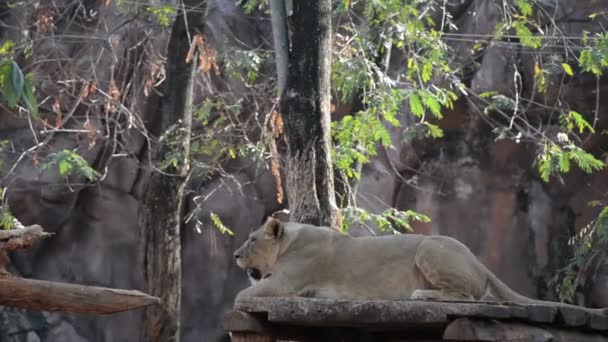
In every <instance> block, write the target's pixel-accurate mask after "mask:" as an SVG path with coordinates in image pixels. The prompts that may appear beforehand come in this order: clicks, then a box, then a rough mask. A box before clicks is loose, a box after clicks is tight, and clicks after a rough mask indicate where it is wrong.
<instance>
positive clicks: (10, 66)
mask: <svg viewBox="0 0 608 342" xmlns="http://www.w3.org/2000/svg"><path fill="white" fill-rule="evenodd" d="M5 45H6V43H5ZM4 49H5V48H4V46H3V48H2V50H4ZM33 85H34V82H33V76H32V75H27V76H24V75H23V72H22V71H21V68H20V67H19V65H17V63H15V62H14V61H13V60H12V59H11V58H6V57H4V58H3V57H0V91H2V96H3V97H4V99H6V102H7V104H8V106H9V107H10V108H14V107H16V106H17V104H18V103H23V104H24V105H25V106H26V107H27V108H28V109H29V111H30V113H31V114H32V115H33V116H34V117H38V102H37V100H36V97H35V96H34V90H33Z"/></svg>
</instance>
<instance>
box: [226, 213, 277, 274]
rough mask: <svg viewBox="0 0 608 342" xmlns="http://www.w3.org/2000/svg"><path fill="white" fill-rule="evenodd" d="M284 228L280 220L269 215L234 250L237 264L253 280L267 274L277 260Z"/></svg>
mask: <svg viewBox="0 0 608 342" xmlns="http://www.w3.org/2000/svg"><path fill="white" fill-rule="evenodd" d="M284 229H285V228H284V227H283V223H282V222H281V221H279V220H277V219H275V218H272V217H269V218H268V220H266V223H264V225H263V226H262V227H261V228H260V229H258V230H256V231H254V232H252V233H251V234H249V238H248V239H247V241H245V243H244V244H243V245H242V246H241V247H240V248H239V249H237V250H236V252H234V257H235V258H236V263H237V265H239V267H241V268H242V269H245V270H247V273H248V274H249V276H250V277H252V278H254V280H259V279H260V278H262V277H265V276H267V275H269V274H270V273H271V271H272V268H273V267H274V264H275V263H276V261H277V256H278V254H279V249H280V246H281V239H282V238H283V233H284ZM256 278H258V279H256Z"/></svg>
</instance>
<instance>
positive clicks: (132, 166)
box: [0, 0, 608, 342]
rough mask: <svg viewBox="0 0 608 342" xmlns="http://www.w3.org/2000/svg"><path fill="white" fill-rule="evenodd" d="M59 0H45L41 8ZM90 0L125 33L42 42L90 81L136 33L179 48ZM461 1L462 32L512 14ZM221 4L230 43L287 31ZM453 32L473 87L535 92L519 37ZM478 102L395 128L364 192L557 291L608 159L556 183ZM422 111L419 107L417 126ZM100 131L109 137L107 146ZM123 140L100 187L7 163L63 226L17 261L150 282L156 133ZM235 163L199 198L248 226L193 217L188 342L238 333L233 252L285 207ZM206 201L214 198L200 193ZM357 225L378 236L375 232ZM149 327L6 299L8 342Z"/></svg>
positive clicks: (566, 16) (586, 26)
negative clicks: (432, 130)
mask: <svg viewBox="0 0 608 342" xmlns="http://www.w3.org/2000/svg"><path fill="white" fill-rule="evenodd" d="M50 3H51V2H45V1H41V6H43V5H45V4H47V5H48V4H50ZM55 3H57V1H55ZM84 3H85V4H86V5H87V6H90V7H89V8H88V9H94V10H97V14H96V16H95V18H97V19H95V20H94V21H92V22H88V21H86V20H85V21H84V22H83V23H81V24H80V25H76V26H70V25H74V24H73V23H72V22H57V23H56V25H57V27H58V29H63V30H65V31H64V32H68V33H69V32H72V33H73V32H78V33H81V34H82V33H85V34H89V35H90V34H94V35H96V36H99V37H103V41H104V43H103V44H110V46H111V48H108V46H106V45H102V44H96V43H91V42H90V41H86V44H84V45H83V42H82V41H70V40H67V39H63V40H62V39H60V38H59V37H57V38H53V37H49V36H45V39H41V40H40V43H39V45H35V46H34V51H35V53H37V54H39V55H43V54H48V55H49V56H55V57H56V56H59V57H64V58H69V59H71V60H72V61H74V60H77V61H89V62H88V64H87V63H85V62H83V63H74V62H70V63H68V62H65V63H62V64H61V67H64V68H69V70H63V71H64V72H66V73H67V74H70V75H78V76H79V77H81V78H82V79H85V80H86V79H91V73H92V72H93V71H92V70H93V68H91V63H90V60H89V59H87V58H88V57H87V56H92V55H93V56H97V57H98V58H99V59H97V60H96V61H97V62H96V64H95V65H96V68H95V69H96V70H97V71H96V72H98V73H99V71H100V70H101V71H102V72H101V73H100V74H99V75H97V77H98V78H99V79H100V84H105V85H106V86H107V84H108V83H109V82H110V81H109V79H110V77H111V75H110V74H111V70H115V69H116V68H118V67H120V65H121V64H120V60H121V59H116V58H115V56H128V51H127V48H128V47H129V46H132V45H133V43H136V42H141V41H142V39H144V40H145V42H146V44H148V45H146V48H148V47H149V48H151V49H153V51H152V54H153V53H154V52H158V51H162V50H163V48H164V45H165V44H166V36H164V35H163V34H160V33H158V32H153V31H150V30H149V28H148V26H146V25H145V20H144V21H143V22H141V21H136V22H126V23H125V20H126V19H127V18H128V17H127V16H126V14H125V13H123V12H122V11H121V9H118V8H116V7H115V6H114V5H113V4H112V5H111V6H109V7H105V4H104V2H103V1H101V2H100V1H85V2H84ZM538 3H539V4H541V5H543V6H544V7H543V8H545V9H547V10H551V13H554V16H553V17H554V20H555V22H556V23H557V25H558V26H559V27H560V29H562V30H563V34H564V35H566V36H571V35H577V34H580V32H581V31H582V30H588V31H591V32H593V31H596V30H598V29H600V24H599V23H598V21H597V20H596V21H592V20H590V19H589V17H588V16H589V14H590V13H593V12H602V11H608V5H607V4H604V3H603V2H601V1H593V0H588V1H576V2H573V1H558V0H555V1H545V0H543V1H539V2H538ZM448 5H449V6H448V8H449V9H450V10H451V11H452V13H453V16H454V20H455V22H456V24H457V25H458V27H459V28H460V32H461V33H470V34H489V33H491V32H492V31H493V29H494V27H495V25H496V23H497V21H498V20H500V18H501V14H500V13H501V8H500V4H499V2H498V1H485V0H459V1H449V2H448ZM66 6H67V2H66ZM31 10H32V11H33V9H31ZM83 13H87V12H86V11H85V12H83ZM32 15H33V12H29V13H28V12H27V11H26V12H23V11H20V10H19V11H18V10H9V9H8V8H6V7H4V8H3V7H2V5H0V18H1V19H2V20H3V21H4V22H6V23H9V24H10V23H14V24H15V25H16V24H18V23H19V22H23V21H24V20H25V21H27V20H30V19H31V16H32ZM78 15H79V14H78V12H75V14H74V17H75V18H81V19H82V17H78ZM208 17H209V23H208V28H209V30H208V32H209V35H210V36H211V37H212V38H213V40H214V42H215V43H214V44H215V45H216V46H217V48H218V50H221V49H229V48H230V47H231V46H240V47H242V46H243V44H245V46H249V47H268V46H269V44H271V41H272V40H271V36H270V32H271V31H270V28H269V26H268V25H269V21H267V20H258V19H259V18H256V17H252V16H249V15H245V14H243V13H242V12H241V11H240V10H239V9H238V8H237V7H236V6H235V4H234V2H233V1H232V0H215V1H212V2H211V6H210V10H209V15H208ZM84 18H85V19H86V18H87V17H86V15H85V16H84ZM121 24H122V26H120V25H121ZM117 26H120V27H121V28H120V29H119V30H117V31H112V32H109V31H107V30H106V28H107V27H117ZM20 34H21V33H20V32H17V31H16V30H11V29H7V28H0V37H2V39H9V38H10V39H13V40H15V41H19V40H20V37H19V35H20ZM41 36H42V35H41ZM146 39H147V40H146ZM448 43H449V44H452V46H453V47H454V49H455V51H456V52H457V55H458V56H459V58H461V59H462V61H463V63H464V64H467V63H468V65H469V66H470V68H469V70H470V72H469V73H468V74H467V76H466V79H465V80H464V81H465V82H466V84H467V85H468V86H470V87H471V88H472V89H473V90H475V91H478V92H482V91H486V90H498V91H501V92H502V93H505V94H510V93H512V92H513V72H514V70H518V71H519V72H520V73H521V79H522V85H523V89H524V92H525V94H528V95H529V96H531V95H532V88H533V86H532V79H533V77H532V75H533V59H532V58H531V54H530V53H529V51H528V50H526V49H524V48H521V46H520V45H519V44H515V43H513V44H506V43H492V42H488V44H487V46H486V47H485V48H484V51H483V53H478V54H472V53H471V52H470V50H471V48H472V46H473V44H474V43H473V42H470V41H458V40H448ZM393 57H394V58H392V61H393V62H392V64H391V68H390V70H391V72H394V73H396V72H398V71H399V70H400V68H401V67H402V65H403V63H401V62H400V58H399V57H400V56H399V54H398V53H395V55H394V56H393ZM41 59H42V57H41ZM41 63H43V62H42V61H41ZM43 64H44V63H43ZM572 64H574V63H572ZM143 69H144V70H145V68H143ZM57 70H58V67H57V65H55V64H50V63H49V64H48V65H46V66H44V65H43V67H39V68H38V69H37V72H38V73H39V74H38V75H42V76H43V77H48V79H50V80H53V79H55V80H56V79H57V78H60V77H62V76H61V75H58V74H57ZM137 77H139V76H137V75H135V76H134V78H137ZM198 82H199V84H200V85H201V88H205V87H206V86H208V84H209V82H218V81H217V80H209V79H206V78H203V77H202V76H201V78H200V79H199V80H198ZM224 86H226V85H224ZM100 87H101V86H100ZM226 87H227V86H226ZM230 87H231V88H232V89H233V90H234V91H235V94H240V93H239V92H241V93H243V94H240V95H242V96H244V95H246V94H244V92H245V91H246V90H245V89H243V88H242V87H239V85H238V84H234V85H230ZM607 87H608V80H606V79H604V78H603V79H601V80H600V81H599V91H600V94H597V93H596V80H595V79H594V78H592V77H590V76H576V77H574V78H571V79H568V80H567V82H566V83H565V84H563V85H560V83H559V82H554V83H551V84H550V88H549V91H548V93H547V94H548V95H546V96H542V97H541V96H539V95H534V96H535V99H536V100H537V101H539V102H540V103H545V104H549V105H552V104H553V103H555V101H557V100H560V101H561V102H562V103H567V104H568V105H569V106H571V107H572V108H576V109H577V111H579V112H581V113H593V112H594V110H595V107H596V98H599V103H598V105H599V112H600V113H602V111H603V110H604V108H607V106H608V98H603V96H601V95H602V93H605V92H606V91H608V89H607ZM61 89H62V88H61V87H60V84H51V85H48V86H46V87H45V88H43V89H41V92H42V94H48V95H51V96H55V94H56V93H58V92H60V91H61ZM132 91H133V93H132V98H133V99H132V100H130V102H129V106H130V108H131V109H132V110H135V111H142V112H144V115H145V117H144V119H147V120H153V118H154V116H153V112H152V111H149V112H148V111H145V110H144V109H142V108H144V104H143V103H144V102H143V101H145V97H144V94H143V91H142V89H140V88H137V89H134V90H132ZM204 94H205V93H204V90H200V94H199V96H201V97H203V96H204ZM63 103H65V107H66V108H62V109H63V110H64V113H69V112H70V111H72V110H73V111H72V113H73V114H74V118H73V120H74V121H71V125H72V126H71V127H72V128H74V127H82V125H84V122H86V120H92V122H93V124H94V125H96V127H99V128H102V127H103V125H104V121H103V115H99V114H100V113H97V114H98V116H91V117H89V116H88V113H89V112H88V110H95V109H94V108H93V106H89V107H87V106H85V105H84V104H76V105H74V103H76V102H75V100H74V99H71V98H67V99H63V100H62V105H63ZM72 105H73V107H72ZM477 105H478V104H477V103H475V102H474V101H470V100H468V99H463V100H461V101H459V102H458V104H457V106H456V107H455V108H454V109H453V110H452V111H450V112H449V113H446V115H445V117H446V118H445V119H444V120H442V121H441V122H440V125H441V126H442V128H443V129H444V130H445V132H446V136H445V138H443V139H440V140H432V141H426V140H425V141H417V142H402V139H401V138H400V131H399V130H398V129H394V130H393V132H392V133H393V135H394V143H395V147H396V148H395V149H394V150H389V151H383V152H382V153H381V154H380V156H379V157H378V158H376V159H375V160H373V161H372V163H371V164H369V165H367V166H365V168H364V170H363V176H362V179H361V185H360V187H359V194H358V203H359V205H360V206H362V207H364V208H367V209H369V210H372V211H376V212H379V211H381V210H383V209H384V208H386V207H389V206H393V207H396V208H399V209H414V210H417V211H420V212H422V213H425V214H427V215H429V216H431V218H432V219H433V221H432V222H431V223H429V224H417V225H415V230H416V231H417V232H419V233H425V234H437V233H439V234H445V235H450V236H453V237H455V238H457V239H459V240H460V241H462V242H464V243H465V244H467V245H468V246H469V247H470V248H471V249H472V250H473V251H474V252H475V253H476V254H477V255H478V256H479V257H480V258H481V259H482V261H483V262H484V263H485V264H486V265H487V266H488V267H489V268H490V269H492V270H493V271H495V272H496V273H497V274H498V275H499V276H500V277H501V278H502V279H504V280H505V282H506V283H508V284H509V285H510V286H512V287H513V288H514V289H516V290H518V291H520V292H521V293H523V294H526V295H529V296H533V297H540V298H546V299H553V298H554V293H553V291H552V290H551V289H550V288H548V287H547V286H546V285H545V284H546V282H547V281H548V280H549V279H550V278H551V277H552V276H553V273H554V272H555V270H556V268H557V267H559V266H560V265H561V263H562V262H563V261H564V257H565V256H567V254H568V248H567V246H566V240H567V238H568V237H569V236H571V235H572V234H573V233H574V232H575V230H576V229H579V228H580V227H583V226H584V225H585V224H586V223H588V222H589V220H590V219H591V218H593V217H594V215H595V214H596V212H595V211H594V210H593V209H591V208H589V207H588V206H586V203H587V202H588V201H590V200H594V199H597V198H598V197H600V196H602V195H603V194H605V193H606V191H607V190H608V184H607V182H608V180H607V179H608V178H607V177H606V172H602V173H596V174H595V175H593V176H588V175H586V174H584V173H582V172H580V171H578V170H574V171H572V172H571V173H570V174H569V175H567V176H565V177H563V179H561V180H557V179H554V180H552V181H551V182H550V183H548V184H545V183H543V182H542V181H541V180H540V179H539V177H538V173H537V171H536V170H535V169H534V167H533V162H534V156H535V152H536V151H535V149H536V148H537V147H536V146H535V145H532V144H529V143H520V144H516V143H514V142H509V141H505V140H502V141H495V140H494V138H495V135H494V133H492V131H491V127H490V125H489V124H488V123H487V122H486V121H485V120H486V119H485V118H484V117H483V116H481V115H479V113H478V112H477V108H476V106H477ZM46 106H47V108H49V106H50V105H49V104H48V103H47V104H46ZM91 108H93V109H91ZM530 115H537V116H538V117H539V118H540V122H541V123H542V120H543V118H544V116H546V115H548V113H545V112H542V111H541V112H530ZM93 117H95V118H96V119H93ZM607 119H608V117H606V116H603V115H602V116H600V122H599V127H604V128H605V127H608V125H607ZM407 120H408V119H407V118H406V119H404V124H407ZM597 131H601V129H600V128H598V129H597ZM40 137H41V138H44V137H43V136H42V135H40ZM3 139H10V140H11V141H13V142H15V144H16V150H19V148H24V147H25V148H27V147H29V146H32V144H33V142H32V141H31V132H30V126H29V123H28V122H27V121H26V120H23V119H19V118H17V117H16V116H15V115H14V114H10V113H7V112H6V111H4V110H3V109H2V112H0V140H3ZM92 140H93V141H95V142H96V143H95V144H94V145H92V144H91V141H92ZM121 142H123V143H124V144H125V145H126V146H128V151H129V153H127V155H126V156H124V157H120V158H115V159H113V160H112V161H111V162H110V163H109V165H108V166H107V173H106V177H105V178H104V180H103V181H102V182H101V183H100V184H99V185H96V186H95V187H83V186H79V185H78V184H77V182H73V183H72V184H71V186H69V187H66V186H65V185H62V184H64V180H63V179H62V177H60V176H59V175H58V174H57V173H56V172H55V171H52V170H46V171H44V172H43V171H42V170H40V169H38V168H36V166H35V163H34V161H33V159H32V158H31V156H28V158H25V159H24V160H23V161H22V162H21V163H20V164H19V165H18V167H17V168H16V169H15V171H14V172H13V173H12V174H11V175H8V177H5V175H6V170H3V171H2V172H3V174H2V176H3V178H2V182H3V185H8V186H9V188H10V190H11V191H10V197H9V200H10V205H11V209H12V210H13V211H14V212H15V214H16V215H17V216H18V217H19V218H20V219H21V220H22V221H23V223H25V224H31V223H38V224H41V225H42V226H44V227H45V228H46V229H47V230H49V231H52V232H54V233H55V236H54V237H53V238H51V239H49V240H47V241H45V242H44V243H43V244H41V245H40V246H39V247H37V248H36V249H33V250H32V251H31V252H29V253H25V254H20V255H14V256H13V266H14V270H13V271H14V272H15V273H18V274H21V275H23V276H26V277H32V278H39V279H48V280H61V281H67V282H73V283H83V284H90V285H102V286H112V287H121V288H138V289H141V288H142V287H143V280H142V270H141V260H142V259H141V251H140V242H141V241H140V239H141V234H140V227H139V226H138V220H137V215H138V206H139V198H140V195H141V183H142V180H144V179H145V176H146V171H145V169H142V168H141V167H140V166H141V164H140V161H142V160H145V158H144V157H145V156H144V155H142V154H143V153H142V151H144V145H145V139H144V138H143V137H141V136H139V135H138V134H135V133H134V130H125V131H124V132H123V135H122V137H121ZM75 146H81V147H82V151H85V152H84V155H83V156H84V157H85V158H86V159H87V160H88V161H89V162H90V163H92V164H93V165H96V163H99V162H100V160H101V159H103V155H104V153H107V141H104V140H103V139H101V138H97V139H95V138H93V139H92V138H90V137H84V136H79V135H77V134H70V133H63V134H56V135H55V136H54V137H53V139H52V140H50V145H49V147H48V148H47V149H46V150H45V151H44V152H46V153H48V152H53V151H58V150H61V149H65V148H73V147H75ZM87 146H90V147H87ZM587 147H589V148H590V149H592V150H594V151H601V150H603V149H604V150H605V148H606V147H608V146H607V141H606V139H605V138H604V139H602V140H599V139H598V140H594V141H590V142H589V143H588V145H587ZM18 156H19V154H18V153H13V152H10V151H9V152H5V153H4V154H3V158H5V160H7V165H11V164H12V162H13V161H14V160H16V159H17V158H18ZM226 170H227V172H228V175H229V177H222V178H220V177H216V178H212V179H195V180H193V181H192V184H191V189H192V193H191V195H190V197H191V200H190V201H189V203H190V206H191V207H190V208H189V209H194V208H195V207H197V206H198V212H199V215H200V217H201V219H204V218H205V217H207V216H208V213H209V212H214V213H216V214H218V215H219V216H220V217H221V218H222V220H223V221H224V223H225V224H226V225H227V226H228V227H230V228H231V229H233V230H234V232H235V236H226V235H220V234H219V232H218V231H217V230H216V229H214V228H212V227H211V225H210V224H209V222H206V221H204V220H203V222H205V225H203V227H202V228H201V227H199V228H200V229H197V228H196V227H195V226H194V224H192V223H190V224H188V225H187V226H186V228H185V230H184V234H183V243H184V248H183V262H184V269H183V272H184V289H183V290H184V291H183V296H184V297H183V306H182V307H183V319H184V321H183V341H186V342H190V341H210V342H212V341H222V340H223V339H225V334H223V333H222V332H221V330H220V319H221V317H222V314H223V312H224V311H225V310H227V309H228V308H229V307H230V306H231V304H232V301H233V299H234V296H235V294H236V293H237V292H238V291H239V290H240V289H242V288H243V287H245V286H246V285H247V281H246V277H245V275H244V273H243V272H242V271H241V270H239V269H238V268H237V267H236V265H235V264H234V262H233V261H232V252H233V251H234V250H235V249H236V247H237V246H238V245H240V244H241V242H242V241H243V240H244V239H245V238H246V235H247V233H248V232H249V231H250V230H252V229H254V228H257V227H258V226H259V225H260V224H261V223H262V221H263V219H264V217H265V216H266V215H268V214H269V213H271V212H273V211H275V210H276V209H278V208H279V206H278V204H277V203H276V201H275V198H276V194H275V186H274V181H273V179H272V177H271V176H270V175H269V174H268V172H266V171H265V170H261V169H258V168H255V167H253V166H251V165H250V164H249V163H247V161H246V160H237V161H234V162H232V163H231V164H230V165H227V166H226ZM198 196H200V197H198ZM195 198H198V199H201V198H204V199H206V200H205V201H203V202H200V201H198V200H195ZM353 233H354V234H365V231H364V230H354V231H353ZM601 279H603V280H598V281H596V285H595V286H594V287H593V288H592V289H591V291H592V295H591V296H590V297H589V298H590V300H591V302H590V303H588V304H590V305H596V306H608V285H607V283H608V282H607V281H605V278H601ZM140 331H141V313H140V312H129V313H124V314H119V315H112V316H107V317H105V316H104V317H89V316H79V315H70V314H57V313H53V314H49V313H38V312H21V311H15V310H10V309H4V310H0V341H2V342H5V341H6V342H9V341H10V342H14V341H28V342H29V341H32V342H33V341H91V342H92V341H137V340H140V338H141V336H140Z"/></svg>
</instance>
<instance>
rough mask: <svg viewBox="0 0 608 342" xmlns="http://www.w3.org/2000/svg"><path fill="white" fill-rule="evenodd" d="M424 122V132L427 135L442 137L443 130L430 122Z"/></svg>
mask: <svg viewBox="0 0 608 342" xmlns="http://www.w3.org/2000/svg"><path fill="white" fill-rule="evenodd" d="M424 124H425V125H426V127H427V128H428V130H427V133H426V134H427V135H428V136H430V137H431V138H443V130H442V129H441V128H439V126H437V125H433V124H430V123H428V122H426V121H425V122H424Z"/></svg>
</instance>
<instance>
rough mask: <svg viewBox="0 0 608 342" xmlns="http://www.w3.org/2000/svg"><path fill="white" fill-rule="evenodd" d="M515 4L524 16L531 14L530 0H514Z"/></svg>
mask: <svg viewBox="0 0 608 342" xmlns="http://www.w3.org/2000/svg"><path fill="white" fill-rule="evenodd" d="M515 6H517V9H518V10H519V13H521V15H522V16H524V17H529V16H531V15H532V1H531V0H515Z"/></svg>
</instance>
